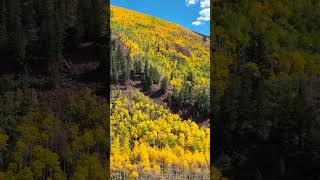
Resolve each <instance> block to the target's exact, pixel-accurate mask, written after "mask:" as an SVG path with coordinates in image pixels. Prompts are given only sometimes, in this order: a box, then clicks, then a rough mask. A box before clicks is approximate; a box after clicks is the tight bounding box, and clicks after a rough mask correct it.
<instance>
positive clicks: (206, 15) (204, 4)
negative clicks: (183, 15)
mask: <svg viewBox="0 0 320 180" xmlns="http://www.w3.org/2000/svg"><path fill="white" fill-rule="evenodd" d="M198 2H200V8H201V10H200V12H199V15H200V16H199V17H198V18H197V20H196V21H194V22H192V25H194V26H199V25H201V24H204V23H205V21H210V0H186V4H187V6H190V5H195V4H197V3H198Z"/></svg>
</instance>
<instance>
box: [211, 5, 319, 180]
mask: <svg viewBox="0 0 320 180" xmlns="http://www.w3.org/2000/svg"><path fill="white" fill-rule="evenodd" d="M319 5H320V4H319V1H314V0H290V1H289V0H243V1H233V0H223V1H215V2H214V9H213V27H214V28H213V29H212V32H213V37H212V39H213V40H214V41H213V47H214V48H213V54H212V58H213V64H212V76H211V81H212V85H213V87H214V92H215V94H214V97H212V98H213V99H214V102H215V104H214V108H213V109H214V114H215V117H214V121H215V127H214V130H216V131H215V132H216V134H215V136H214V137H215V139H214V140H213V142H214V143H215V149H214V151H213V154H214V155H213V156H214V157H216V158H215V159H214V160H215V161H214V162H215V163H214V164H215V165H216V166H218V167H219V168H220V170H222V172H223V174H224V175H225V176H228V177H230V178H235V179H316V178H319V173H318V172H319V168H320V166H319V158H320V154H319V147H320V143H319V138H320V136H319V125H320V122H319V110H320V109H319V95H320V94H319V88H318V87H319V83H320V81H319V73H320V66H319V64H320V49H319V47H320V38H319V33H320V31H319V30H320V6H319ZM315 172H317V173H315Z"/></svg>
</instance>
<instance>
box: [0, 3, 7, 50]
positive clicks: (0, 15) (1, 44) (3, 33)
mask: <svg viewBox="0 0 320 180" xmlns="http://www.w3.org/2000/svg"><path fill="white" fill-rule="evenodd" d="M6 17H7V10H6V1H2V3H1V4H0V54H2V53H4V54H5V53H7V47H8V39H9V36H8V31H7V26H6V24H7V22H6Z"/></svg>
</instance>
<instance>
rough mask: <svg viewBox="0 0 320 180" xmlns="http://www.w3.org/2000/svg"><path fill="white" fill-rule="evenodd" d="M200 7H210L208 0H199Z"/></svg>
mask: <svg viewBox="0 0 320 180" xmlns="http://www.w3.org/2000/svg"><path fill="white" fill-rule="evenodd" d="M200 7H201V8H208V7H210V0H201V2H200Z"/></svg>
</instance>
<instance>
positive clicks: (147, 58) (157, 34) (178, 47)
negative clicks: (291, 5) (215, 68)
mask: <svg viewBox="0 0 320 180" xmlns="http://www.w3.org/2000/svg"><path fill="white" fill-rule="evenodd" d="M111 30H112V36H113V37H114V38H115V39H117V41H119V42H121V43H115V44H117V45H114V48H113V50H114V53H113V54H114V55H113V60H112V62H113V64H112V67H111V77H113V82H117V81H119V80H120V79H121V80H122V82H125V81H127V80H128V78H127V77H128V76H127V75H128V74H129V73H128V72H129V71H130V74H131V75H132V76H135V75H142V78H141V79H142V81H143V89H144V91H146V92H149V91H152V86H153V85H158V84H159V83H160V86H161V89H162V90H161V91H162V93H168V94H170V100H168V104H169V105H172V106H170V107H171V108H172V109H173V110H175V111H176V112H179V110H180V109H183V107H185V106H188V107H190V108H188V109H185V111H180V113H181V114H182V115H183V116H185V117H192V118H194V119H199V120H201V121H203V120H207V119H208V118H209V101H210V100H209V99H210V98H209V44H210V42H209V41H204V40H203V39H204V38H203V37H202V36H201V35H199V34H196V33H194V32H191V31H189V30H187V29H185V28H183V27H181V26H179V25H177V24H173V23H170V22H166V21H164V20H161V19H158V18H155V17H152V16H148V15H144V14H141V13H137V12H134V11H130V10H127V9H124V8H120V7H115V6H111ZM120 44H121V45H120ZM124 50H126V51H128V53H126V54H128V56H127V55H126V56H124V55H119V54H121V52H122V53H123V54H125V53H124V52H123V51H124ZM116 61H119V62H118V63H117V62H116ZM122 61H123V63H121V62H122ZM191 72H192V78H191V79H188V78H190V77H189V76H190V74H191ZM120 76H121V78H120ZM119 78H120V79H119ZM119 82H120V81H119ZM190 86H191V87H190ZM171 94H173V95H172V96H171ZM202 100H205V102H204V103H203V105H202V104H201V103H199V102H200V101H202ZM199 108H202V110H201V112H200V109H199Z"/></svg>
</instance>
